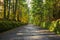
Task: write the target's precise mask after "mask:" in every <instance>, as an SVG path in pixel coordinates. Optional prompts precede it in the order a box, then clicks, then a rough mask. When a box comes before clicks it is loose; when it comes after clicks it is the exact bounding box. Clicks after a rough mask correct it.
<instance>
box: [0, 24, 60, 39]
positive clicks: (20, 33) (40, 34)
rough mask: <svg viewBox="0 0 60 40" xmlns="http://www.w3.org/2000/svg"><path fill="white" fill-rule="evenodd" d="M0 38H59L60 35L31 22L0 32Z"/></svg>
mask: <svg viewBox="0 0 60 40" xmlns="http://www.w3.org/2000/svg"><path fill="white" fill-rule="evenodd" d="M0 40H60V36H57V35H55V34H54V33H53V32H50V31H49V30H46V29H42V28H40V27H38V26H34V25H32V24H29V25H26V26H22V27H18V28H15V29H12V30H10V31H7V32H3V33H0Z"/></svg>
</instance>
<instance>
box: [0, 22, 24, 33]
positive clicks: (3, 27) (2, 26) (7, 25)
mask: <svg viewBox="0 0 60 40" xmlns="http://www.w3.org/2000/svg"><path fill="white" fill-rule="evenodd" d="M21 25H23V24H22V23H21V22H16V21H0V32H4V31H7V30H10V29H12V28H16V27H19V26H21Z"/></svg>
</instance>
